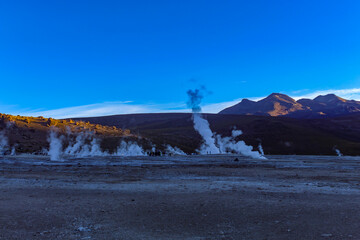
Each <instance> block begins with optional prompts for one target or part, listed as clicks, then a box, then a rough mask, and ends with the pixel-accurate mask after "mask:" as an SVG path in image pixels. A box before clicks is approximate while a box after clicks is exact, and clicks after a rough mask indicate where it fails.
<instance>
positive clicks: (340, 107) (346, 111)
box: [219, 93, 360, 119]
mask: <svg viewBox="0 0 360 240" xmlns="http://www.w3.org/2000/svg"><path fill="white" fill-rule="evenodd" d="M354 113H360V101H355V100H346V99H343V98H340V97H338V96H336V95H334V94H328V95H324V96H318V97H316V98H314V99H300V100H298V101H295V100H294V99H293V98H291V97H289V96H287V95H285V94H281V93H273V94H271V95H269V96H268V97H266V98H264V99H262V100H259V101H251V100H248V99H243V100H242V101H241V102H240V103H238V104H236V105H234V106H231V107H228V108H226V109H224V110H222V111H220V112H219V114H232V115H233V114H236V115H258V116H273V117H278V116H284V117H291V118H300V119H311V118H324V117H335V116H344V115H351V114H354Z"/></svg>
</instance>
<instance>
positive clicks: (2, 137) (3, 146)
mask: <svg viewBox="0 0 360 240" xmlns="http://www.w3.org/2000/svg"><path fill="white" fill-rule="evenodd" d="M13 125H14V122H13V121H10V122H7V123H6V128H5V129H3V130H1V131H0V155H4V154H5V153H6V152H7V151H9V150H10V145H9V139H8V137H7V136H6V132H7V131H9V129H10V128H11V127H12V126H13ZM13 153H15V148H14V147H13V148H12V149H11V154H13ZM14 155H15V154H14Z"/></svg>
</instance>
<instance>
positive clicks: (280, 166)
mask: <svg viewBox="0 0 360 240" xmlns="http://www.w3.org/2000/svg"><path fill="white" fill-rule="evenodd" d="M236 158H237V159H236ZM235 159H236V160H238V161H234V160H235ZM0 239H6V240H10V239H107V240H110V239H360V157H324V156H269V157H268V160H252V159H248V158H244V157H241V156H235V155H217V156H214V155H211V156H210V155H209V156H173V157H128V158H112V157H108V158H89V159H68V160H66V161H63V162H53V161H49V160H48V158H47V157H44V156H26V155H22V156H16V157H1V158H0Z"/></svg>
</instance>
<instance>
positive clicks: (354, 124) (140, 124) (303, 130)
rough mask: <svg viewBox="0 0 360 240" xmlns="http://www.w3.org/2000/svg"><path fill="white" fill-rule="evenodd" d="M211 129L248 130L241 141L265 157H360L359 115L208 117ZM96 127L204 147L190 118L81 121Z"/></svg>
mask: <svg viewBox="0 0 360 240" xmlns="http://www.w3.org/2000/svg"><path fill="white" fill-rule="evenodd" d="M203 115H204V117H205V118H206V119H207V120H208V121H209V123H210V127H211V129H212V130H213V131H214V132H216V133H218V134H221V135H224V136H229V135H230V134H231V130H232V129H233V127H236V128H237V129H240V130H242V131H243V135H241V136H240V137H238V140H240V139H241V140H244V141H245V142H246V143H247V144H250V145H252V146H254V148H255V149H257V146H258V145H259V143H261V144H262V146H263V148H264V151H265V154H302V155H303V154H311V155H324V154H325V155H335V151H334V149H335V148H337V149H339V150H340V151H341V152H342V153H344V154H346V155H360V114H354V115H350V116H342V117H334V118H325V119H293V118H285V117H270V116H246V115H228V114H203ZM81 120H84V121H89V122H90V123H93V124H102V125H107V126H116V127H119V128H128V129H130V130H131V132H133V133H134V134H136V135H140V136H143V137H145V138H147V139H149V140H151V141H152V142H153V143H155V144H156V145H157V146H161V145H164V144H170V145H173V146H178V147H180V148H181V149H182V150H183V151H185V152H187V153H191V152H194V151H195V149H196V148H198V147H199V146H200V144H201V138H200V135H199V134H198V133H197V132H195V130H194V128H193V122H192V115H191V114H190V113H158V114H155V113H154V114H128V115H115V116H106V117H92V118H82V119H81Z"/></svg>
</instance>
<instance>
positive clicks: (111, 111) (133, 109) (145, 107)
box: [0, 88, 360, 118]
mask: <svg viewBox="0 0 360 240" xmlns="http://www.w3.org/2000/svg"><path fill="white" fill-rule="evenodd" d="M303 92H307V90H300V91H297V92H290V93H286V92H285V93H284V94H288V95H290V96H291V97H293V98H294V99H301V98H315V97H317V96H318V95H325V94H329V93H333V94H336V95H338V96H339V97H342V98H345V99H354V100H360V88H351V89H329V90H321V91H314V92H310V93H306V94H300V93H303ZM262 98H263V97H254V98H249V99H250V100H253V101H257V100H260V99H262ZM241 100H242V98H238V99H234V100H232V101H226V102H219V103H212V104H204V105H203V106H202V110H203V112H205V113H218V112H219V111H221V110H223V109H224V108H227V107H230V106H233V105H235V104H237V103H239V102H240V101H241ZM0 108H1V111H2V112H4V113H9V114H14V115H25V116H44V117H52V118H76V117H92V116H106V115H116V114H131V113H163V112H191V111H190V109H189V108H187V106H186V104H185V102H180V103H168V104H136V103H134V102H132V101H123V102H105V103H96V104H89V105H83V106H74V107H66V108H59V109H53V110H39V109H38V110H29V109H19V108H17V106H6V105H0Z"/></svg>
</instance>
